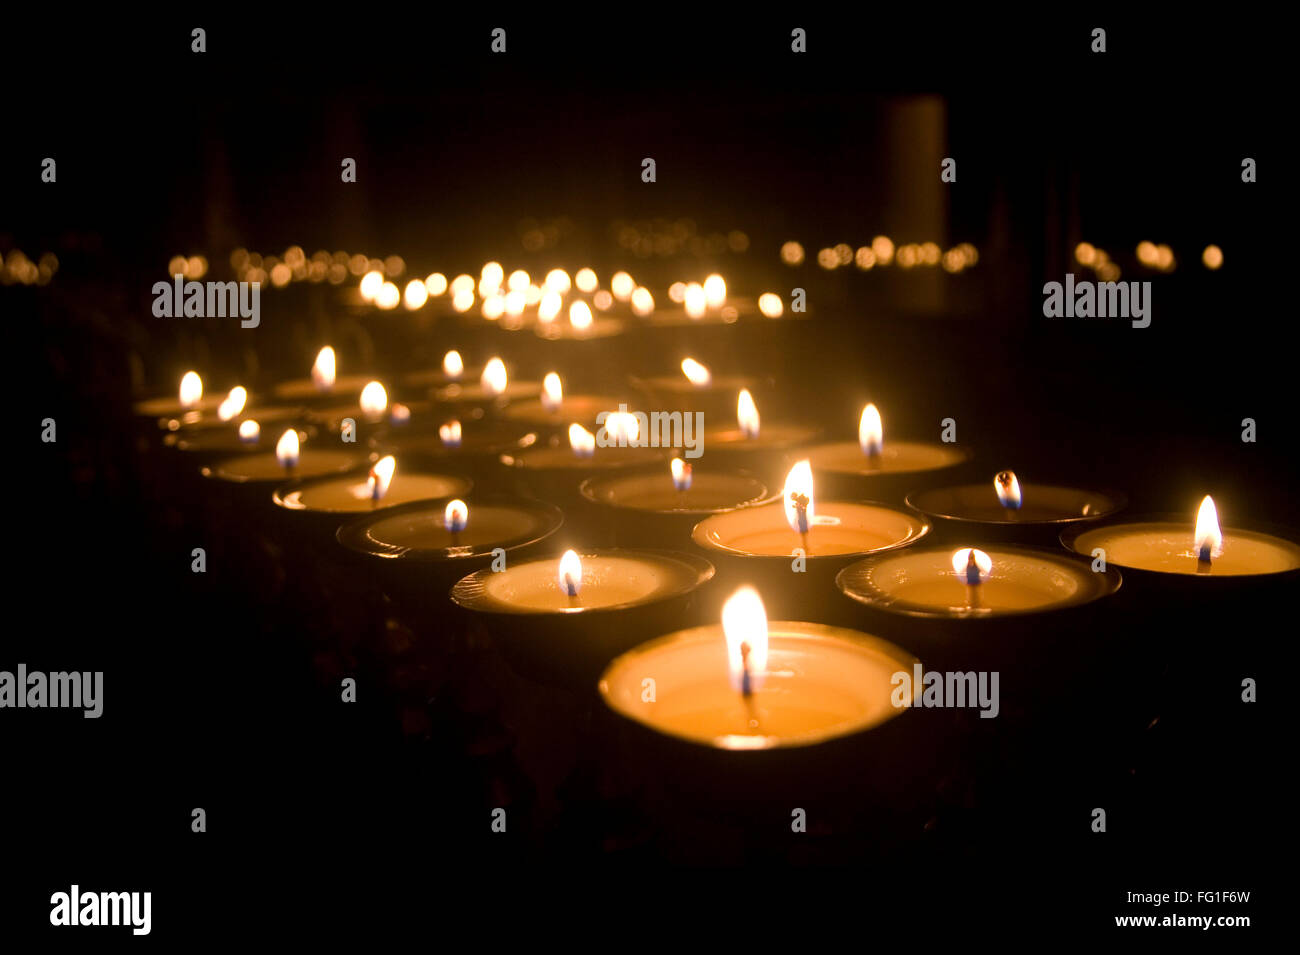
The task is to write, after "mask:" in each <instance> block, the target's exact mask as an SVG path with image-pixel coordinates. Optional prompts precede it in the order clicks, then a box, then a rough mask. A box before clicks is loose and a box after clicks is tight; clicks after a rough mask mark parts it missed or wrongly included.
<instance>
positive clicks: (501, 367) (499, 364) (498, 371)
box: [479, 358, 506, 395]
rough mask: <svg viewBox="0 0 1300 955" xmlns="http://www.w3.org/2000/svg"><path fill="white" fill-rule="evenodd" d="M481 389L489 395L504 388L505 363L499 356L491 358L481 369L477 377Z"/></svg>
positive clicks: (498, 392)
mask: <svg viewBox="0 0 1300 955" xmlns="http://www.w3.org/2000/svg"><path fill="white" fill-rule="evenodd" d="M479 382H480V383H481V384H482V385H483V390H484V391H485V392H487V393H488V394H490V395H499V394H501V393H502V392H503V391H505V390H506V364H505V362H503V361H502V360H501V359H500V358H493V359H492V360H491V361H489V362H488V363H487V366H486V367H485V368H484V369H483V374H482V375H481V376H480V378H479Z"/></svg>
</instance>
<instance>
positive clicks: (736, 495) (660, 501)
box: [583, 468, 767, 513]
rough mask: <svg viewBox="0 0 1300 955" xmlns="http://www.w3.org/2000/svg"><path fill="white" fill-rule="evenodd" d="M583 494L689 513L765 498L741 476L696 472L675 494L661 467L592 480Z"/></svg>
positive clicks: (613, 504)
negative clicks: (682, 488)
mask: <svg viewBox="0 0 1300 955" xmlns="http://www.w3.org/2000/svg"><path fill="white" fill-rule="evenodd" d="M583 495H584V496H586V497H587V498H588V499H590V500H594V501H598V502H600V503H601V504H608V505H610V506H611V507H625V508H630V509H632V510H637V511H658V512H681V513H691V512H705V511H720V510H725V509H728V508H733V507H742V506H745V505H752V504H754V503H756V502H758V501H760V500H762V499H763V498H765V497H766V496H767V488H766V487H765V486H764V484H763V483H762V482H761V481H759V480H758V478H755V477H749V476H747V475H744V474H732V473H727V472H725V471H696V472H695V473H694V475H693V476H692V479H691V486H690V487H689V488H687V489H686V490H684V491H679V490H677V489H676V488H675V487H674V486H673V481H672V476H671V475H670V474H669V472H668V469H667V468H664V469H662V470H657V471H655V472H654V473H653V474H629V475H626V476H617V477H602V478H597V479H593V480H592V481H590V482H588V483H587V484H585V485H583Z"/></svg>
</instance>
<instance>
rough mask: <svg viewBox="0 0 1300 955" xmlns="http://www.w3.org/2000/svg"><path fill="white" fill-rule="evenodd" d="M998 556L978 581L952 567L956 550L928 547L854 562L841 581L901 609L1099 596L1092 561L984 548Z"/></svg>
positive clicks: (989, 606) (992, 607) (1047, 603)
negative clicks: (974, 584)
mask: <svg viewBox="0 0 1300 955" xmlns="http://www.w3.org/2000/svg"><path fill="white" fill-rule="evenodd" d="M980 549H981V550H984V552H985V553H987V554H988V556H989V559H990V560H992V562H993V569H992V572H991V573H990V574H989V576H988V577H986V578H985V579H984V580H983V581H982V582H981V583H980V584H979V585H978V586H977V587H975V588H971V587H970V586H968V585H967V583H966V575H965V573H964V572H963V573H961V574H958V573H956V572H954V571H953V568H952V553H953V552H952V551H951V550H948V549H938V548H925V549H924V550H907V551H900V552H899V553H898V554H895V555H890V556H887V557H880V558H875V559H872V560H870V561H864V562H862V563H861V564H855V565H854V566H852V567H849V568H848V569H846V570H845V571H844V574H843V575H842V577H841V581H840V585H841V587H842V588H843V589H845V590H846V591H848V592H850V593H851V594H855V595H858V596H866V597H869V598H870V601H869V602H871V603H874V604H880V605H883V606H889V607H891V608H893V609H895V610H900V611H915V612H921V613H931V614H936V615H941V616H947V615H953V616H966V615H975V616H978V615H982V614H995V613H1000V612H1005V613H1017V612H1023V611H1028V610H1048V609H1051V608H1055V607H1063V606H1068V605H1069V604H1072V603H1078V602H1080V601H1083V600H1086V599H1089V598H1090V597H1093V596H1099V595H1100V592H1101V591H1100V590H1099V588H1098V586H1097V584H1098V582H1097V581H1096V580H1094V579H1093V573H1092V570H1091V568H1090V567H1089V565H1087V564H1084V563H1080V562H1078V561H1075V560H1064V559H1062V560H1054V559H1052V558H1051V557H1050V556H1048V555H1040V554H1037V553H1031V552H1024V551H1015V550H993V549H987V548H984V547H981V548H980Z"/></svg>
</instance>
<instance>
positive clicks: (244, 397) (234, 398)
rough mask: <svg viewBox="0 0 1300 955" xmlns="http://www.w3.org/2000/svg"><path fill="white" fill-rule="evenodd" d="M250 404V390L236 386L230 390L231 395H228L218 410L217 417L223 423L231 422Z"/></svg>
mask: <svg viewBox="0 0 1300 955" xmlns="http://www.w3.org/2000/svg"><path fill="white" fill-rule="evenodd" d="M247 402H248V389H246V388H244V387H243V386H241V385H235V387H233V388H231V389H230V394H228V395H226V398H225V400H224V401H222V402H221V405H220V407H218V408H217V417H218V418H220V419H221V420H222V421H229V420H230V419H231V418H233V417H235V415H237V414H239V413H240V412H241V411H243V410H244V405H245V404H246V403H247Z"/></svg>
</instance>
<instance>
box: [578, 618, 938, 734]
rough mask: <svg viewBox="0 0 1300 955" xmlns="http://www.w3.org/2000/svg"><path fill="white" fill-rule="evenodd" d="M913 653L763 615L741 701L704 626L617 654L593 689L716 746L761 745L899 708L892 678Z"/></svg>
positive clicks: (853, 728) (714, 632) (613, 703)
mask: <svg viewBox="0 0 1300 955" xmlns="http://www.w3.org/2000/svg"><path fill="white" fill-rule="evenodd" d="M917 662H918V661H917V660H916V659H915V658H913V657H911V656H910V655H909V654H907V653H906V652H905V651H903V650H901V649H899V648H898V647H896V646H893V645H892V644H889V643H886V642H885V641H883V640H880V639H878V638H876V637H871V636H868V635H867V634H864V633H858V632H857V631H852V630H843V629H840V628H835V627H827V626H823V625H821V624H815V623H800V622H792V621H771V622H769V623H768V661H767V670H766V673H765V674H764V675H763V676H762V678H761V680H759V681H757V682H758V689H757V690H756V692H755V693H754V694H753V695H752V697H751V702H749V703H747V702H746V701H745V699H744V697H743V696H742V695H741V693H740V692H739V690H738V689H736V688H735V687H734V686H733V685H732V681H731V676H730V671H729V668H728V659H727V647H726V640H725V639H724V637H723V633H722V628H721V627H720V626H716V625H714V626H707V627H696V628H693V629H690V630H683V631H680V632H678V633H674V634H669V635H668V636H665V637H661V638H659V639H657V640H653V641H651V642H649V643H646V644H643V645H642V646H639V647H637V648H636V649H634V650H632V651H630V652H629V653H626V654H624V655H623V656H621V657H619V658H618V659H616V660H615V661H614V662H613V663H611V664H610V666H609V668H608V669H607V670H606V671H605V673H604V675H603V677H602V678H601V681H600V687H599V688H600V693H601V696H602V698H603V699H604V700H605V702H606V703H607V704H608V705H609V706H610V707H611V708H612V709H613V710H615V711H616V712H618V713H621V714H622V715H624V716H626V717H628V718H629V719H633V720H636V721H637V722H639V723H643V724H645V725H646V726H649V727H651V728H653V729H655V730H658V731H659V732H661V733H666V734H668V735H670V736H676V737H679V738H682V739H687V740H692V741H694V742H697V743H703V744H705V745H708V746H715V747H718V748H722V749H768V748H771V747H776V746H803V745H809V744H812V743H819V742H823V741H825V740H828V739H832V738H835V737H838V736H843V735H847V734H849V733H855V732H861V731H863V730H867V729H870V728H871V727H873V726H877V725H879V724H881V723H884V722H885V721H887V720H890V719H892V718H893V717H895V716H897V715H899V714H900V713H901V712H903V709H905V707H902V706H895V691H896V686H895V684H894V683H893V682H891V681H892V678H893V676H894V674H896V673H900V672H905V673H907V674H908V675H909V678H910V677H911V675H912V672H913V670H912V668H913V665H914V664H916V663H917ZM647 681H653V683H649V682H647ZM916 689H919V688H914V692H915V691H916ZM900 702H901V699H900Z"/></svg>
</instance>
